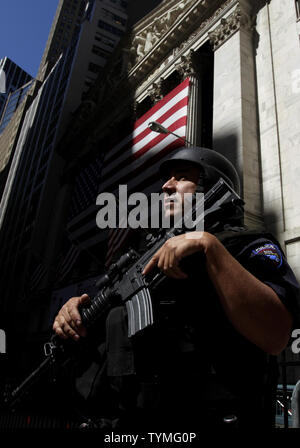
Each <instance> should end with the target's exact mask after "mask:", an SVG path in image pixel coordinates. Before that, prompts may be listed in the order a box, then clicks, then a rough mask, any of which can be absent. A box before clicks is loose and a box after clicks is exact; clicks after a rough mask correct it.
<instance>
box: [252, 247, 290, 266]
mask: <svg viewBox="0 0 300 448" xmlns="http://www.w3.org/2000/svg"><path fill="white" fill-rule="evenodd" d="M255 256H258V257H261V258H262V260H264V261H265V262H270V261H271V262H272V263H273V265H274V266H275V267H276V268H280V266H281V265H282V253H281V251H280V249H279V248H278V247H277V246H276V244H273V243H265V244H262V245H261V246H259V247H256V248H255V249H253V250H252V252H251V258H252V257H255Z"/></svg>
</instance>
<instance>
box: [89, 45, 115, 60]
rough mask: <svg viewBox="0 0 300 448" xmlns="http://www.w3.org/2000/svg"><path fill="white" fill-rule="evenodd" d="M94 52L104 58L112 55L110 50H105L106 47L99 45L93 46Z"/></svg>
mask: <svg viewBox="0 0 300 448" xmlns="http://www.w3.org/2000/svg"><path fill="white" fill-rule="evenodd" d="M92 52H93V53H94V54H97V55H98V56H101V57H102V58H106V59H107V58H108V57H109V56H110V54H111V53H110V52H109V51H107V50H104V49H102V48H100V47H98V45H93V47H92Z"/></svg>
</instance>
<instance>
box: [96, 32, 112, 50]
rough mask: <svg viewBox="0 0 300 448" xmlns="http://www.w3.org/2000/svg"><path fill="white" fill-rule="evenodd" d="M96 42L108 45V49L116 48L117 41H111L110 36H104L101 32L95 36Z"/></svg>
mask: <svg viewBox="0 0 300 448" xmlns="http://www.w3.org/2000/svg"><path fill="white" fill-rule="evenodd" d="M95 40H97V41H98V42H102V43H103V44H105V45H107V46H108V47H111V48H114V47H115V43H116V41H115V40H113V39H111V38H110V37H108V36H104V34H101V33H99V32H97V33H96V35H95Z"/></svg>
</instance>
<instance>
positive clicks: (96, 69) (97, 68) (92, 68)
mask: <svg viewBox="0 0 300 448" xmlns="http://www.w3.org/2000/svg"><path fill="white" fill-rule="evenodd" d="M88 68H89V71H90V72H92V73H99V72H100V70H101V67H100V65H97V64H94V63H93V62H90V63H89V67H88Z"/></svg>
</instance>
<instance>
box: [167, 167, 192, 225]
mask: <svg viewBox="0 0 300 448" xmlns="http://www.w3.org/2000/svg"><path fill="white" fill-rule="evenodd" d="M199 176H200V168H199V167H197V166H195V165H193V164H191V163H188V162H176V163H174V165H173V166H172V169H171V170H170V172H169V176H168V180H167V181H166V182H165V184H164V185H163V187H162V190H163V192H164V211H165V217H166V218H167V217H171V218H172V217H175V216H176V215H177V214H178V213H181V210H182V204H183V200H184V193H195V191H196V187H197V183H198V179H199Z"/></svg>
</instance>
